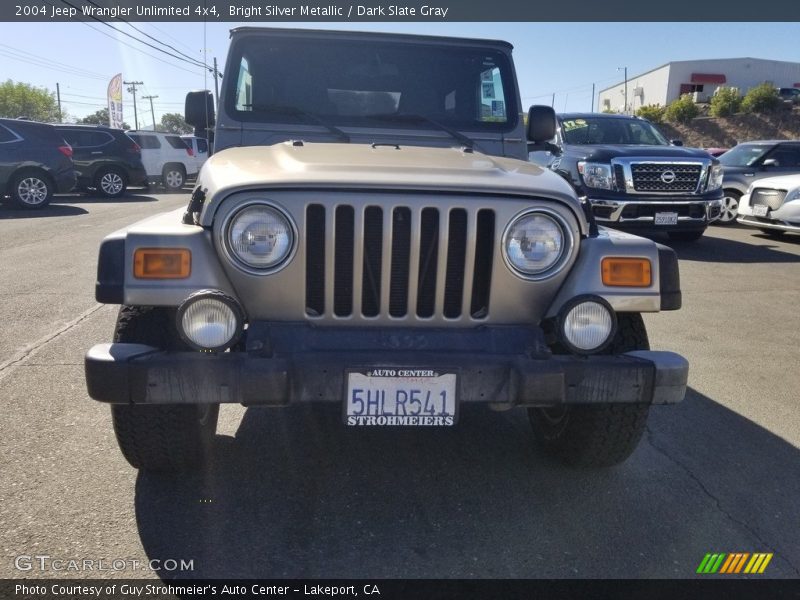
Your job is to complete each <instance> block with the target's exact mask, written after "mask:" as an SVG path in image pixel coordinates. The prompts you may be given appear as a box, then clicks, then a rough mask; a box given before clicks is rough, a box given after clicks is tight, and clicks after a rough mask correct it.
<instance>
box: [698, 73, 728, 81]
mask: <svg viewBox="0 0 800 600" xmlns="http://www.w3.org/2000/svg"><path fill="white" fill-rule="evenodd" d="M691 81H692V83H725V82H726V81H727V80H726V79H725V75H722V74H721V73H692V79H691Z"/></svg>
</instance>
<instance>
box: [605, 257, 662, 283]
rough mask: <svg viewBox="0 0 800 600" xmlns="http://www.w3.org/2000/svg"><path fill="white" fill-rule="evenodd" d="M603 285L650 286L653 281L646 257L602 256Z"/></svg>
mask: <svg viewBox="0 0 800 600" xmlns="http://www.w3.org/2000/svg"><path fill="white" fill-rule="evenodd" d="M601 265H602V271H603V285H607V286H611V287H650V284H651V283H652V281H653V277H652V272H651V271H652V269H651V266H650V261H649V260H648V259H646V258H604V259H603V262H602V263H601Z"/></svg>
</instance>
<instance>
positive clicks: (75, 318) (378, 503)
mask: <svg viewBox="0 0 800 600" xmlns="http://www.w3.org/2000/svg"><path fill="white" fill-rule="evenodd" d="M186 201H187V196H186V195H185V194H179V195H147V194H140V195H129V196H127V197H125V198H123V199H122V200H117V201H106V200H99V199H92V198H86V197H81V196H66V197H60V198H57V199H56V201H55V202H54V203H53V204H52V205H51V206H50V207H49V208H47V209H46V210H44V211H39V212H30V213H25V212H19V211H12V210H9V209H7V208H0V399H2V410H1V411H0V415H2V432H3V433H2V435H0V490H2V501H0V548H1V549H2V556H1V557H0V577H24V576H35V577H41V576H51V577H56V576H67V577H91V576H97V575H101V576H104V577H111V576H118V577H156V576H159V575H160V576H162V577H164V578H167V577H173V576H181V577H198V578H202V577H223V576H228V577H412V578H417V577H521V578H529V577H545V578H551V577H553V578H558V577H692V576H694V573H695V570H696V568H697V566H698V564H699V562H700V560H701V559H702V558H703V556H704V555H705V554H706V553H707V552H774V553H775V557H774V559H773V560H772V562H771V563H770V565H769V567H768V570H767V572H766V576H772V577H792V578H797V577H800V544H798V540H799V539H800V520H798V508H797V499H798V498H800V406H799V405H798V392H799V391H800V370H798V368H797V365H798V364H800V350H799V348H800V326H799V325H800V311H799V310H798V302H797V300H798V298H799V297H800V236H785V237H784V239H781V240H777V241H776V240H772V239H769V238H767V237H766V236H763V235H761V234H760V233H758V232H757V231H756V230H751V229H745V228H741V227H732V228H719V227H713V228H711V229H710V230H709V231H708V234H707V236H706V237H704V238H703V240H701V241H700V242H698V243H684V244H675V245H674V247H675V249H676V250H677V252H678V254H679V257H680V259H681V277H682V286H683V291H684V307H683V309H682V310H680V311H677V312H669V313H662V314H656V315H650V316H648V317H647V318H646V322H647V326H648V329H649V334H650V341H651V345H652V347H653V348H657V349H667V350H674V351H678V352H680V353H682V354H684V355H685V356H687V357H688V359H689V361H690V364H691V372H690V386H691V389H690V391H689V393H688V395H687V397H686V399H685V401H684V402H683V403H682V404H680V405H678V406H674V407H656V408H654V409H653V410H652V411H651V416H650V421H649V426H648V432H647V435H646V438H645V439H644V440H643V442H642V443H641V445H640V447H639V449H638V450H637V451H636V453H635V454H634V455H633V457H632V458H631V459H630V460H629V461H628V462H626V463H625V464H624V465H622V466H620V467H617V468H615V469H610V470H606V471H594V472H593V471H579V470H570V469H565V468H562V467H560V466H559V465H557V464H555V463H552V462H550V461H549V460H547V459H545V458H544V457H542V456H539V455H537V454H536V453H535V452H534V450H533V447H532V443H531V437H530V434H529V431H528V425H527V422H526V420H525V415H524V413H523V412H521V411H520V412H508V413H496V412H490V411H488V410H484V409H475V410H465V411H463V412H462V415H461V418H460V422H459V425H458V427H456V428H453V429H451V430H444V431H442V430H439V431H429V430H426V431H407V430H404V431H350V430H346V429H345V428H344V427H343V426H342V425H341V423H340V417H339V412H338V411H337V410H336V407H333V408H325V409H309V408H298V409H290V410H270V409H263V408H261V409H258V408H253V409H248V410H245V409H244V408H242V407H239V406H224V407H223V408H222V410H221V416H220V427H219V431H218V435H217V438H216V448H215V458H214V461H213V462H212V463H211V464H210V465H209V466H208V467H207V469H206V470H205V471H204V472H203V473H201V474H199V475H197V476H194V477H189V478H184V479H168V478H160V477H155V476H145V475H139V474H138V473H137V472H136V471H135V470H133V469H132V468H130V467H129V466H128V464H127V463H126V462H125V461H124V459H123V458H122V455H121V454H120V453H119V451H118V449H117V447H116V443H115V440H114V434H113V431H112V429H111V422H110V415H109V411H108V407H106V406H102V405H100V404H98V403H96V402H93V401H91V400H90V399H89V398H88V397H87V395H86V391H85V385H84V380H83V362H82V358H83V354H84V352H85V351H86V350H87V349H88V348H89V347H90V346H91V345H93V344H95V343H98V342H102V341H108V340H110V338H111V334H112V330H113V325H114V319H115V316H116V310H115V307H111V306H101V305H98V304H97V303H96V302H95V300H94V296H93V292H94V279H95V264H96V254H97V248H98V244H99V242H100V240H101V239H102V238H103V236H105V235H106V234H107V233H110V232H111V231H114V230H115V229H118V228H120V227H123V226H125V225H127V224H129V223H131V222H133V221H134V220H137V219H139V218H143V217H145V216H148V215H150V214H153V213H156V212H160V211H163V210H170V209H173V208H178V207H180V206H183V205H185V203H186ZM659 241H663V240H659ZM20 555H28V556H31V555H47V556H50V557H52V558H53V559H63V560H81V561H82V560H83V559H90V560H99V559H105V560H106V561H108V562H109V563H110V561H112V560H114V559H126V560H138V561H141V562H145V561H147V560H148V559H159V560H162V561H166V560H167V559H175V560H181V559H183V560H193V570H191V571H185V572H168V571H161V572H152V571H147V570H142V569H141V568H138V569H134V568H131V567H129V566H126V567H125V568H123V569H120V570H117V571H115V570H109V571H105V572H102V573H98V572H97V571H74V570H68V571H54V570H52V569H51V570H47V571H44V572H42V571H40V570H39V569H38V568H37V567H36V566H35V565H34V566H33V567H32V568H31V570H22V571H21V570H19V569H18V568H17V567H18V566H19V561H16V560H15V558H16V557H18V556H20ZM15 563H16V565H15ZM22 564H23V566H24V565H25V564H27V563H24V562H23V563H22ZM164 564H166V563H164Z"/></svg>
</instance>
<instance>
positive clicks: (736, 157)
mask: <svg viewBox="0 0 800 600" xmlns="http://www.w3.org/2000/svg"><path fill="white" fill-rule="evenodd" d="M719 162H720V163H721V164H722V170H723V173H724V175H723V181H722V193H723V199H722V214H721V215H720V219H719V221H718V223H719V224H720V225H730V224H731V223H734V222H735V221H736V217H737V215H738V213H739V202H740V200H741V198H742V196H743V195H744V194H745V193H746V192H747V190H748V188H749V187H750V185H751V184H752V183H753V182H754V181H758V180H759V179H764V178H766V177H775V176H777V175H789V174H794V173H800V141H797V140H795V141H787V140H766V141H753V142H744V143H741V144H737V145H736V146H734V147H733V148H731V149H730V150H728V151H727V152H726V153H725V154H723V155H722V156H720V157H719Z"/></svg>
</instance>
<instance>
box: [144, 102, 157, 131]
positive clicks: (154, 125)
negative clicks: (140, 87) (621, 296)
mask: <svg viewBox="0 0 800 600" xmlns="http://www.w3.org/2000/svg"><path fill="white" fill-rule="evenodd" d="M153 98H158V96H142V100H150V116H151V117H153V131H155V130H156V113H155V111H153Z"/></svg>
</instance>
